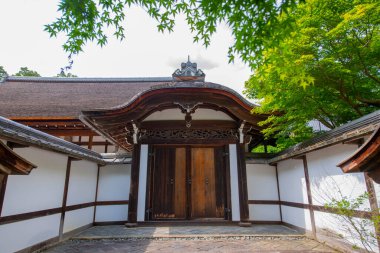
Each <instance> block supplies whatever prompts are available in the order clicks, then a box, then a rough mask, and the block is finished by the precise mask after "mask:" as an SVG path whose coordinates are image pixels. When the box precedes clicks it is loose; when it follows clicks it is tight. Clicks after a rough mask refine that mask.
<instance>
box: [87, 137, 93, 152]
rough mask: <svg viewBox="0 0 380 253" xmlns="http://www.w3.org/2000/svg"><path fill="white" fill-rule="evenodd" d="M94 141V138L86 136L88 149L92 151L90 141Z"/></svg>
mask: <svg viewBox="0 0 380 253" xmlns="http://www.w3.org/2000/svg"><path fill="white" fill-rule="evenodd" d="M93 139H94V136H92V135H90V136H88V149H89V150H91V149H92V140H93Z"/></svg>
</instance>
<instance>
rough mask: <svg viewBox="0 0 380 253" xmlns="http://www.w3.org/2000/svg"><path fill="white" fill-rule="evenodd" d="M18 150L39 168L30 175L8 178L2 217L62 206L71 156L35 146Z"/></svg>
mask: <svg viewBox="0 0 380 253" xmlns="http://www.w3.org/2000/svg"><path fill="white" fill-rule="evenodd" d="M14 151H15V152H16V153H17V154H19V155H21V156H22V157H23V158H25V159H27V160H28V161H30V162H32V163H34V164H35V165H37V166H38V168H36V169H33V170H32V171H31V173H30V174H29V175H11V176H9V177H8V182H7V188H6V191H5V197H4V205H3V211H2V214H1V215H2V216H7V215H13V214H19V213H26V212H32V211H38V210H44V209H50V208H56V207H60V206H61V205H62V197H63V189H64V184H65V175H66V166H67V156H65V155H62V154H58V153H54V152H51V151H46V150H42V149H37V148H34V147H28V148H16V149H14Z"/></svg>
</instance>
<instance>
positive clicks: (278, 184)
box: [276, 163, 282, 222]
mask: <svg viewBox="0 0 380 253" xmlns="http://www.w3.org/2000/svg"><path fill="white" fill-rule="evenodd" d="M276 181H277V195H278V202H279V208H280V221H281V222H282V207H281V194H280V183H279V181H278V168H277V163H276Z"/></svg>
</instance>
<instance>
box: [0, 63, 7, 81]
mask: <svg viewBox="0 0 380 253" xmlns="http://www.w3.org/2000/svg"><path fill="white" fill-rule="evenodd" d="M7 76H8V73H7V71H6V70H5V69H4V67H3V66H0V80H1V79H2V78H4V77H7Z"/></svg>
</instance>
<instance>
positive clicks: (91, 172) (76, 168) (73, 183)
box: [66, 160, 98, 206]
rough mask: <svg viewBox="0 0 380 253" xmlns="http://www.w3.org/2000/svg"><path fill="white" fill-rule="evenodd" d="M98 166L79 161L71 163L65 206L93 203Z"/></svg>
mask: <svg viewBox="0 0 380 253" xmlns="http://www.w3.org/2000/svg"><path fill="white" fill-rule="evenodd" d="M97 173H98V165H97V164H96V163H94V162H90V161H85V160H80V161H72V162H71V171H70V180H69V189H68V192H67V204H66V205H67V206H70V205H76V204H82V203H88V202H94V201H95V191H96V179H97Z"/></svg>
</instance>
